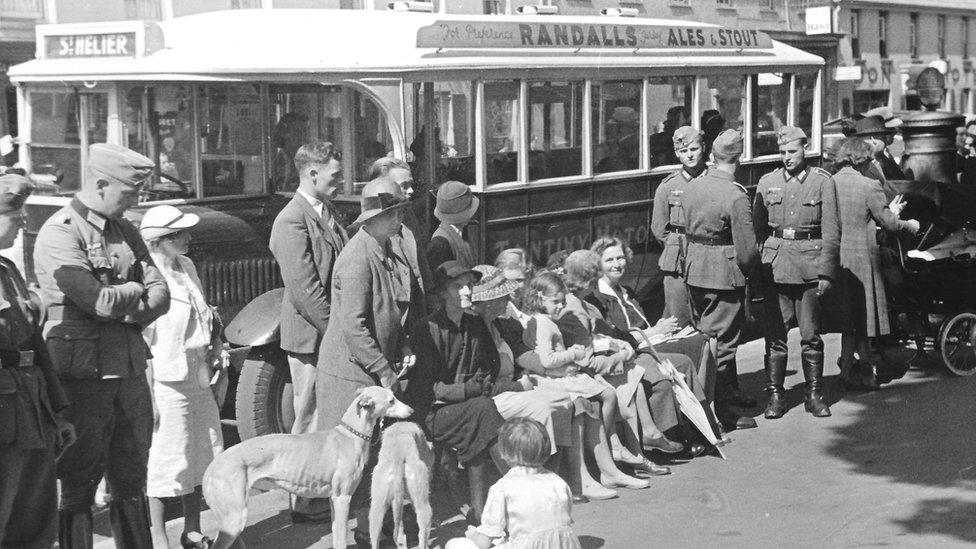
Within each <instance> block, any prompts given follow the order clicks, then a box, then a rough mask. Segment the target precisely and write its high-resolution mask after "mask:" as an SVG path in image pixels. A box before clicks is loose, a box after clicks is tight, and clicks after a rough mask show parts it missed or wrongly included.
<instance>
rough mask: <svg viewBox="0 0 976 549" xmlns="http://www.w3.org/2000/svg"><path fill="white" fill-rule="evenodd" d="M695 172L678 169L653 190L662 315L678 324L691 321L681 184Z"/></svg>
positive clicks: (690, 178)
mask: <svg viewBox="0 0 976 549" xmlns="http://www.w3.org/2000/svg"><path fill="white" fill-rule="evenodd" d="M695 177H696V176H693V175H691V174H689V173H688V172H687V171H686V170H684V169H681V170H678V171H677V172H675V173H673V174H671V175H669V176H668V177H666V178H665V179H664V181H662V182H661V184H660V185H658V187H657V190H656V191H654V212H653V214H652V215H651V232H652V233H653V234H654V238H656V239H657V241H658V242H660V243H661V245H662V246H663V247H664V248H663V250H662V251H661V257H660V259H659V260H658V267H659V268H660V269H661V272H662V273H663V274H664V282H663V284H664V315H665V316H673V317H675V318H676V319H677V321H678V326H679V327H681V326H687V325H688V324H691V317H692V315H691V302H690V298H689V297H688V288H687V287H686V286H685V280H684V263H685V248H686V247H687V243H686V241H685V235H684V233H685V212H684V209H683V208H682V201H683V200H684V193H685V191H684V188H685V187H686V186H687V185H688V184H689V183H690V182H691V181H692V180H693V179H695Z"/></svg>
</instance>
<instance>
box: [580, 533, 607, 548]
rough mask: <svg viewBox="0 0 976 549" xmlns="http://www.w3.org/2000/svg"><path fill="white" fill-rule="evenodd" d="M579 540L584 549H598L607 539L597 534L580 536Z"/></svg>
mask: <svg viewBox="0 0 976 549" xmlns="http://www.w3.org/2000/svg"><path fill="white" fill-rule="evenodd" d="M579 542H580V546H582V547H583V549H597V548H598V547H603V546H604V545H605V544H606V540H605V539H603V538H598V537H596V536H579Z"/></svg>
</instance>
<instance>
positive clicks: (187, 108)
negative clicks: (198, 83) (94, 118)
mask: <svg viewBox="0 0 976 549" xmlns="http://www.w3.org/2000/svg"><path fill="white" fill-rule="evenodd" d="M122 97H123V98H124V101H125V104H124V112H123V115H122V116H123V125H124V130H123V139H124V142H123V144H124V145H125V146H126V147H128V148H130V149H132V150H135V151H138V152H140V153H142V154H144V155H146V156H147V157H149V158H151V159H153V162H155V163H156V166H157V167H158V171H157V173H156V174H155V175H154V176H153V178H152V179H151V180H150V181H149V183H147V184H146V185H145V186H144V187H143V191H142V193H141V194H140V199H141V200H146V201H152V200H168V199H173V198H195V197H196V188H195V187H194V173H195V167H196V165H195V163H194V158H193V155H194V151H193V140H194V139H195V134H196V132H194V131H193V92H192V89H191V88H190V86H189V85H186V84H183V85H176V84H174V85H167V84H160V85H157V86H152V87H148V86H132V87H129V88H125V87H123V88H122Z"/></svg>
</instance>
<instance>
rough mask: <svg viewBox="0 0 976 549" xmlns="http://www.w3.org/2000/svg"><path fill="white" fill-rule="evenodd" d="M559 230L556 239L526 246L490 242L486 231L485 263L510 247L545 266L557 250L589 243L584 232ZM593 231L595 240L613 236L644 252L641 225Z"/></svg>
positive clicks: (644, 227) (581, 247)
mask: <svg viewBox="0 0 976 549" xmlns="http://www.w3.org/2000/svg"><path fill="white" fill-rule="evenodd" d="M560 229H561V230H560V231H558V235H557V234H553V236H550V237H547V238H540V239H532V241H531V242H529V243H528V246H526V243H525V242H519V241H516V240H510V239H508V238H502V239H499V240H495V239H493V238H492V236H493V235H492V233H493V232H494V231H492V230H490V229H489V232H488V240H489V253H488V257H487V258H486V260H487V261H489V262H490V261H494V259H495V257H497V256H498V254H499V253H500V252H501V251H502V250H505V249H508V248H513V247H525V248H526V251H527V252H528V254H529V257H530V258H531V259H532V262H533V263H534V264H536V265H545V264H546V262H547V260H548V259H549V256H550V255H552V254H553V253H555V252H558V251H560V250H567V251H573V250H585V249H588V248H589V247H590V244H592V243H593V240H591V239H590V235H589V234H588V232H579V231H573V230H571V229H570V230H565V229H567V228H566V227H560ZM594 230H595V232H596V235H595V239H600V238H603V237H604V236H614V237H617V238H619V239H620V240H622V241H624V242H627V243H628V245H629V246H630V247H631V248H632V249H634V250H635V251H639V250H643V249H644V245H645V244H647V243H648V237H649V235H650V229H649V227H648V226H647V225H643V224H642V225H637V226H620V225H601V226H597V227H594ZM554 233H555V231H554ZM500 236H504V235H500Z"/></svg>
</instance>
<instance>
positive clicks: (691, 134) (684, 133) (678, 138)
mask: <svg viewBox="0 0 976 549" xmlns="http://www.w3.org/2000/svg"><path fill="white" fill-rule="evenodd" d="M701 139H702V132H701V130H696V129H695V128H692V127H691V126H681V127H680V128H678V129H676V130H674V135H672V136H671V141H673V142H674V149H675V150H678V149H683V148H685V147H687V146H689V145H691V144H692V143H694V142H696V141H697V142H699V143H701Z"/></svg>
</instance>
